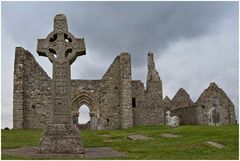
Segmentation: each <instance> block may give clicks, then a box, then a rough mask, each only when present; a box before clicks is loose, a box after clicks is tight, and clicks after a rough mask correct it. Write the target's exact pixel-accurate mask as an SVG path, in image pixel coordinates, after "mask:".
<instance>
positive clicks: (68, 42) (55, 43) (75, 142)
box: [37, 14, 86, 154]
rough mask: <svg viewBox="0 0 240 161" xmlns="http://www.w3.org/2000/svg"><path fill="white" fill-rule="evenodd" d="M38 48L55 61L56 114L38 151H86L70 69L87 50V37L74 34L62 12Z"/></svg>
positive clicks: (53, 100)
mask: <svg viewBox="0 0 240 161" xmlns="http://www.w3.org/2000/svg"><path fill="white" fill-rule="evenodd" d="M37 52H38V54H39V55H40V56H45V57H48V59H49V60H50V61H51V62H52V64H53V77H52V85H51V88H52V105H51V107H52V110H53V111H52V112H53V116H52V120H51V123H50V124H49V125H47V126H46V127H45V128H44V132H43V135H42V137H41V139H40V146H39V150H38V152H39V153H61V154H65V153H84V148H83V140H82V139H81V137H80V134H79V130H78V128H77V127H76V125H74V124H73V120H72V111H71V72H70V65H71V64H72V63H73V62H74V61H75V60H76V58H77V57H78V56H81V55H85V54H86V49H85V44H84V39H78V38H75V37H74V36H73V35H72V34H71V33H70V32H68V27H67V19H66V16H65V15H63V14H59V15H56V16H55V18H54V30H53V31H52V32H51V33H50V34H49V35H48V36H47V38H46V39H39V40H38V44H37Z"/></svg>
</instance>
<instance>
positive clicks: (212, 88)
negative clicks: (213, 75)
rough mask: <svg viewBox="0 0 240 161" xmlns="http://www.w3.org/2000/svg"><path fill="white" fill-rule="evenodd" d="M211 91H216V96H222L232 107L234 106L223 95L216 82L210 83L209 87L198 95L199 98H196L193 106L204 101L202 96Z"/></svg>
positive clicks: (226, 96) (223, 92)
mask: <svg viewBox="0 0 240 161" xmlns="http://www.w3.org/2000/svg"><path fill="white" fill-rule="evenodd" d="M211 90H215V91H217V94H219V93H220V94H222V95H224V97H225V98H226V99H227V100H228V101H229V102H231V104H232V105H234V104H233V102H232V100H231V99H230V98H229V97H228V95H227V94H226V93H225V91H224V90H223V89H222V88H220V87H219V86H218V85H217V84H216V82H210V84H209V86H208V87H207V88H206V89H204V91H203V92H202V93H201V94H200V96H199V97H198V99H197V101H196V102H195V104H198V103H199V102H201V101H203V100H204V96H205V95H206V94H208V93H210V92H211Z"/></svg>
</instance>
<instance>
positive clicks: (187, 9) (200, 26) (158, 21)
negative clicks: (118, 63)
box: [3, 2, 234, 66]
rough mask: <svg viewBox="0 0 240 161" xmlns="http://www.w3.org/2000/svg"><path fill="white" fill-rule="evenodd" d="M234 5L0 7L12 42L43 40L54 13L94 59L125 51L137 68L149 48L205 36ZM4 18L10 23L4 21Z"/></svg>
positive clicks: (45, 4)
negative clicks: (63, 17)
mask: <svg viewBox="0 0 240 161" xmlns="http://www.w3.org/2000/svg"><path fill="white" fill-rule="evenodd" d="M233 3H234V2H232V3H229V2H217V3H216V2H38V3H36V2H24V3H23V2H19V3H15V2H14V3H13V2H12V5H10V4H11V2H7V4H6V7H5V5H4V4H5V3H3V25H4V22H5V21H10V23H11V24H12V25H10V26H8V27H9V30H10V31H11V34H13V35H14V36H15V37H16V41H20V42H22V41H25V45H26V46H35V45H36V39H33V40H32V41H29V40H30V39H31V38H33V35H34V38H38V37H41V36H42V37H45V36H46V34H47V33H48V32H49V31H50V29H52V20H53V17H54V15H55V14H57V13H64V14H66V15H67V17H68V23H69V30H70V31H71V32H72V33H74V34H75V35H79V36H84V37H85V39H86V45H87V47H88V48H91V49H94V52H96V53H94V54H95V55H97V56H98V57H99V58H104V59H111V60H112V58H113V55H114V56H115V55H117V54H119V53H120V52H122V51H127V52H130V53H131V54H132V57H133V58H134V59H133V60H132V61H133V65H134V66H139V65H142V64H144V62H145V59H146V52H147V51H149V50H152V51H153V52H156V51H159V49H162V48H165V47H167V46H168V45H169V43H170V42H172V41H177V40H178V39H179V38H182V37H185V38H192V37H196V36H201V35H202V34H207V33H208V32H209V30H212V27H213V25H215V24H216V23H218V21H219V20H221V19H222V18H223V17H224V16H226V13H229V12H233V11H232V10H233V8H232V4H233ZM8 4H9V5H8ZM8 6H9V7H8ZM5 10H8V11H5ZM4 14H9V16H11V19H9V18H8V19H7V20H5V19H4V17H5V16H4ZM229 16H231V15H229ZM16 26H17V28H16ZM23 31H27V32H23ZM21 33H22V34H21ZM160 54H161V53H160Z"/></svg>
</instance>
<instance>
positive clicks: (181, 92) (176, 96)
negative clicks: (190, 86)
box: [172, 88, 193, 103]
mask: <svg viewBox="0 0 240 161" xmlns="http://www.w3.org/2000/svg"><path fill="white" fill-rule="evenodd" d="M180 96H186V97H184V98H189V100H190V101H191V102H192V103H193V101H192V99H191V97H190V95H189V94H188V92H187V91H186V90H185V89H184V88H179V90H178V91H177V93H176V94H175V95H174V96H173V98H172V101H173V102H175V100H176V101H177V99H178V98H179V97H180Z"/></svg>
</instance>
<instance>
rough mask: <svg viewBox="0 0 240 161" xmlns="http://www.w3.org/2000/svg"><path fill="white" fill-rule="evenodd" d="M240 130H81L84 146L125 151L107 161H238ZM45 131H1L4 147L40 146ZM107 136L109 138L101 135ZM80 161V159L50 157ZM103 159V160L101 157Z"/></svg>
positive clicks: (234, 126) (227, 128)
mask: <svg viewBox="0 0 240 161" xmlns="http://www.w3.org/2000/svg"><path fill="white" fill-rule="evenodd" d="M238 131H239V129H238V126H237V125H232V126H217V127H212V126H180V127H178V128H174V129H172V128H169V127H166V126H141V127H134V128H130V129H119V130H103V131H95V132H90V131H87V130H82V131H81V136H82V138H83V139H84V147H106V146H107V147H113V148H114V149H115V150H118V151H122V152H125V154H126V157H124V158H105V159H161V160H165V159H169V160H172V159H195V160H198V159H210V160H211V159H215V160H219V159H228V160H229V159H234V160H237V159H238V158H239V146H238V144H239V140H238V135H239V133H238ZM161 133H173V134H179V135H182V137H180V138H163V137H161V136H160V135H161ZM41 134H42V130H2V148H3V149H9V148H18V147H21V146H37V145H38V142H39V139H40V137H41ZM103 134H108V135H110V136H101V135H103ZM129 134H143V135H145V136H149V137H152V138H154V140H150V141H133V140H129V139H127V138H126V137H127V136H128V135H129ZM109 139H121V141H120V142H112V143H108V142H105V141H104V140H109ZM206 141H215V142H218V143H222V144H224V145H225V147H224V148H223V149H217V148H214V147H210V146H209V145H207V144H206V143H205V142H206ZM2 159H33V158H27V157H19V156H9V155H2ZM49 159H80V158H49ZM101 159H104V158H101Z"/></svg>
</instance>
